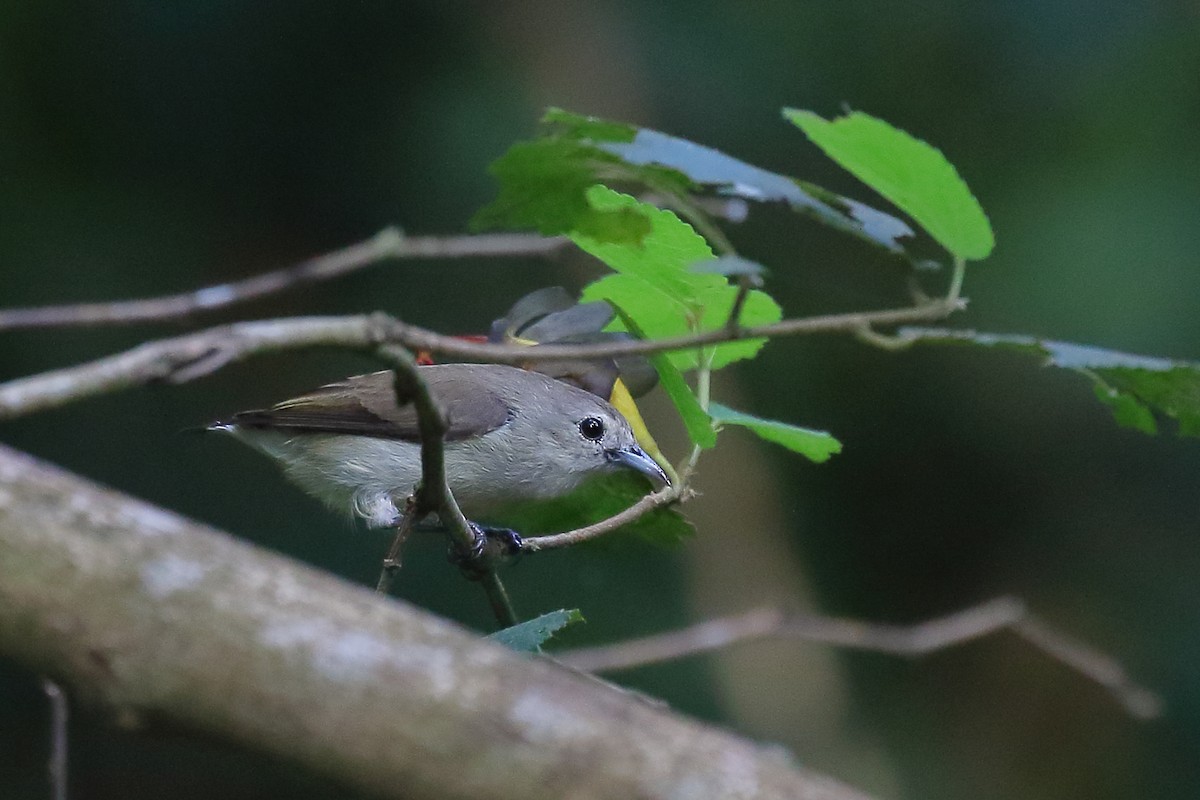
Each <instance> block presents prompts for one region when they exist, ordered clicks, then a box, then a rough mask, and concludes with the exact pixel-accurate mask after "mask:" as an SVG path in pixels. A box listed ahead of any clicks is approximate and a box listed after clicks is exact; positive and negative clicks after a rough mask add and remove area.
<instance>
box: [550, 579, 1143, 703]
mask: <svg viewBox="0 0 1200 800" xmlns="http://www.w3.org/2000/svg"><path fill="white" fill-rule="evenodd" d="M1006 630H1008V631H1012V632H1013V633H1015V634H1016V635H1017V636H1019V637H1021V638H1022V639H1024V640H1025V641H1027V642H1029V643H1031V644H1032V645H1033V646H1034V647H1036V648H1037V649H1038V650H1041V651H1042V652H1043V653H1046V654H1047V655H1049V656H1051V657H1052V658H1054V659H1056V660H1057V661H1059V662H1061V663H1062V664H1063V665H1065V666H1066V667H1068V668H1069V669H1072V670H1074V671H1075V672H1078V673H1079V674H1081V675H1083V676H1084V677H1086V678H1088V679H1090V680H1092V681H1095V682H1096V683H1098V684H1099V685H1100V686H1102V687H1104V688H1105V689H1107V690H1108V691H1109V692H1110V693H1111V694H1112V695H1113V697H1114V698H1115V699H1116V700H1117V702H1119V703H1120V704H1121V705H1122V706H1123V707H1124V708H1125V710H1126V711H1127V712H1128V713H1129V714H1131V715H1132V716H1134V717H1137V718H1138V719H1152V718H1154V717H1157V716H1158V715H1159V714H1160V713H1161V710H1162V703H1161V701H1160V700H1159V698H1158V697H1157V696H1156V695H1155V694H1154V693H1153V692H1151V691H1149V690H1148V689H1145V688H1143V687H1141V686H1138V685H1137V684H1135V683H1134V682H1133V681H1132V680H1130V678H1129V676H1128V675H1127V674H1126V673H1125V670H1124V669H1123V668H1122V667H1121V665H1120V664H1118V663H1117V662H1116V661H1115V660H1113V659H1112V658H1111V657H1109V656H1107V655H1105V654H1104V653H1101V652H1100V651H1098V650H1095V649H1094V648H1091V647H1088V646H1087V645H1085V644H1082V643H1080V642H1077V641H1074V640H1073V639H1071V638H1070V637H1068V636H1067V635H1066V634H1063V633H1060V632H1058V631H1056V630H1054V629H1052V628H1050V627H1049V626H1048V625H1046V624H1045V623H1044V622H1042V621H1041V620H1039V619H1037V618H1036V617H1034V616H1033V615H1032V614H1030V613H1029V611H1028V610H1027V609H1026V607H1025V604H1024V603H1022V602H1021V601H1020V600H1018V599H1017V598H1015V597H998V598H995V599H993V600H989V601H987V602H985V603H980V604H979V605H977V606H972V607H971V608H967V609H964V610H962V611H958V612H955V613H953V614H948V615H946V616H944V617H938V618H936V619H931V620H927V621H925V622H920V623H917V624H915V625H885V624H880V623H871V622H863V621H860V620H848V619H834V618H830V617H821V616H816V615H813V614H785V613H784V612H783V611H781V610H779V609H777V608H759V609H754V610H752V611H748V612H746V613H744V614H737V615H731V616H727V617H721V618H718V619H713V620H708V621H706V622H701V623H699V624H697V625H693V626H691V627H689V628H685V629H683V630H679V631H671V632H669V633H663V634H659V635H656V636H647V637H644V638H641V639H634V640H630V641H626V642H620V643H618V644H614V645H609V646H605V647H592V648H586V649H578V650H569V651H566V652H563V653H559V654H556V658H557V659H558V661H560V662H561V663H563V664H566V665H567V666H571V667H575V668H576V669H581V670H584V671H587V672H611V671H616V670H622V669H630V668H633V667H639V666H643V665H646V664H654V663H659V662H663V661H673V660H675V659H677V658H685V657H687V656H691V655H697V654H699V653H707V652H711V651H713V650H720V649H724V648H726V647H731V646H733V645H736V644H740V643H743V642H749V641H754V640H757V639H767V638H780V639H802V640H804V641H810V642H821V643H823V644H831V645H835V646H837V647H845V648H849V649H853V650H867V651H870V652H875V653H887V654H891V655H897V656H903V657H905V658H920V657H922V656H927V655H929V654H931V653H936V652H938V651H940V650H945V649H947V648H950V647H955V646H957V645H961V644H966V643H967V642H971V641H973V640H975V639H979V638H981V637H984V636H988V635H990V634H993V633H998V632H1000V631H1006Z"/></svg>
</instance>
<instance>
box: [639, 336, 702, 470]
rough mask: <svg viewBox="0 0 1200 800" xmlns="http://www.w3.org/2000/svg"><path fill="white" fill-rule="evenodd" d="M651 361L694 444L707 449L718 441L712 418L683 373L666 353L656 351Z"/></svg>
mask: <svg viewBox="0 0 1200 800" xmlns="http://www.w3.org/2000/svg"><path fill="white" fill-rule="evenodd" d="M650 363H651V364H653V365H654V368H655V369H656V370H658V380H659V382H660V383H661V384H662V387H663V390H664V391H665V392H666V393H667V396H668V397H670V398H671V402H673V403H674V404H675V408H676V409H677V410H678V411H679V417H680V419H682V420H683V425H684V427H685V428H686V429H687V433H688V438H689V439H691V440H692V443H693V444H697V445H699V446H700V447H702V448H704V449H705V450H707V449H708V448H710V447H712V446H713V445H715V444H716V443H717V432H716V431H715V430H714V429H713V425H712V420H711V419H709V416H708V414H706V413H705V412H704V409H703V408H701V407H700V401H699V400H697V399H696V395H695V394H693V393H692V388H691V387H690V386H688V385H687V381H685V380H684V379H683V373H682V372H680V371H679V369H678V368H677V367H676V366H675V365H674V364H672V363H671V359H669V358H667V355H666V353H655V354H654V355H653V356H651V357H650Z"/></svg>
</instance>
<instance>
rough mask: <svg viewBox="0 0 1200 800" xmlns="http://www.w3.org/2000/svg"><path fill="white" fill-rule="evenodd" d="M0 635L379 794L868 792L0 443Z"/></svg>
mask: <svg viewBox="0 0 1200 800" xmlns="http://www.w3.org/2000/svg"><path fill="white" fill-rule="evenodd" d="M0 652H2V653H3V654H4V655H6V656H9V657H11V658H14V659H16V660H18V661H19V662H21V663H23V664H25V665H27V666H28V667H29V668H30V669H32V670H35V671H37V672H40V673H43V674H46V675H48V676H50V677H52V678H54V679H56V680H58V681H61V682H62V683H64V684H65V685H66V686H68V687H69V688H70V689H71V690H72V692H73V694H74V695H75V696H76V697H79V698H83V699H86V700H89V701H91V702H96V703H100V704H103V705H105V706H107V707H109V708H111V709H113V710H114V711H116V712H119V713H121V714H126V715H134V716H135V717H141V718H146V719H150V720H153V719H154V718H168V719H170V720H172V721H174V722H177V723H182V724H185V725H187V726H191V727H193V728H195V729H197V730H200V731H204V732H207V733H211V734H216V735H219V736H222V737H224V738H227V739H229V740H232V741H235V742H239V743H241V744H243V745H245V746H248V747H252V748H256V749H258V750H262V751H266V752H269V753H273V754H276V755H281V756H284V757H288V758H291V759H293V760H296V761H299V762H301V763H303V764H305V765H306V766H308V767H309V768H311V769H313V770H315V771H318V772H321V773H324V774H327V775H330V776H332V777H334V778H336V779H337V780H340V781H342V782H344V783H345V784H346V785H347V786H352V787H355V788H358V789H362V790H367V791H369V792H371V793H374V794H377V795H379V796H383V797H404V798H409V799H410V800H420V798H439V800H440V799H442V798H479V797H489V798H497V799H499V800H503V799H505V798H512V799H513V800H518V799H519V800H534V799H535V798H572V800H585V799H591V798H620V799H621V800H630V799H631V798H664V799H667V798H670V800H704V799H705V798H722V800H729V799H731V798H800V799H801V800H818V799H820V800H852V798H863V797H864V796H863V795H861V794H859V793H858V792H856V791H855V790H852V789H849V788H847V787H845V786H843V785H842V784H839V783H837V782H836V781H833V780H831V779H828V778H825V777H823V776H820V775H817V774H814V773H812V772H809V771H806V770H803V769H799V768H797V767H796V766H794V765H793V764H792V763H790V760H789V758H788V757H787V756H786V755H784V754H783V753H781V752H779V751H775V750H770V749H767V748H764V747H760V746H758V745H755V744H753V743H751V742H748V741H746V740H744V739H741V738H738V737H735V736H732V735H730V734H727V733H724V732H721V731H719V730H716V729H713V728H710V727H707V726H704V725H701V724H699V723H697V722H694V721H691V720H688V719H685V718H682V717H680V716H678V715H675V714H672V713H670V712H667V711H663V710H661V709H657V708H653V707H651V706H649V705H647V704H646V703H644V702H641V701H639V700H637V699H635V698H633V697H631V696H629V695H626V694H624V693H622V692H620V691H617V690H615V689H613V688H610V687H607V686H605V685H603V684H600V683H598V682H596V681H594V680H592V679H590V678H589V677H587V676H584V675H580V674H578V673H574V672H571V671H569V670H567V669H565V668H562V667H560V666H558V665H555V664H553V663H551V662H548V661H545V660H539V659H529V658H523V657H521V656H519V655H518V654H515V653H512V652H509V651H507V650H505V649H504V648H502V647H500V646H498V645H494V644H492V643H490V642H487V641H483V640H481V639H480V638H479V637H477V636H475V635H473V634H471V633H469V632H467V631H465V630H463V629H461V628H459V627H457V626H455V625H453V624H451V623H449V622H446V621H444V620H442V619H439V618H437V617H434V616H432V615H430V614H427V613H425V612H422V611H420V610H419V609H416V608H413V607H411V606H407V605H405V604H403V603H399V602H396V601H392V600H388V599H385V598H383V597H380V596H377V595H375V594H374V593H372V592H369V591H367V590H365V589H362V588H358V587H354V586H350V585H347V584H346V583H344V582H341V581H339V580H337V579H335V578H332V577H330V576H328V575H325V574H322V573H320V572H319V571H317V570H314V569H311V568H308V567H305V566H302V565H299V564H297V563H295V562H293V561H289V560H287V559H285V558H282V557H280V556H278V555H274V554H272V553H268V552H265V551H263V550H260V549H257V548H254V547H251V546H249V545H246V544H244V543H241V542H238V541H237V540H235V539H233V538H232V537H230V536H229V535H227V534H224V533H222V532H220V531H217V530H214V529H212V528H209V527H206V526H203V525H200V524H197V523H195V522H191V521H189V520H186V519H184V518H182V517H180V516H178V515H175V514H173V513H170V512H168V511H164V510H162V509H159V508H156V507H154V506H151V505H148V504H147V503H144V502H141V501H138V500H135V499H133V498H130V497H127V496H124V495H122V494H120V493H118V492H115V491H112V490H110V489H106V488H104V487H101V486H98V485H96V484H94V483H92V482H90V481H87V480H85V479H82V478H79V477H77V476H74V475H71V474H69V473H67V472H64V471H63V470H61V469H59V468H57V467H54V466H51V465H48V464H45V463H43V462H40V461H38V460H36V459H34V458H32V457H30V456H28V455H25V454H23V453H19V452H17V451H14V450H11V449H9V448H5V447H3V446H0Z"/></svg>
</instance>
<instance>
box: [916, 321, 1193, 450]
mask: <svg viewBox="0 0 1200 800" xmlns="http://www.w3.org/2000/svg"><path fill="white" fill-rule="evenodd" d="M898 335H899V336H900V337H901V338H903V339H906V340H908V341H911V342H915V343H932V344H942V343H945V344H963V345H974V346H976V347H986V348H1000V349H1005V350H1015V351H1017V352H1022V353H1028V354H1030V355H1035V356H1039V357H1041V358H1042V359H1044V362H1045V364H1046V365H1047V366H1051V367H1058V368H1060V369H1069V370H1073V371H1075V372H1078V373H1080V374H1082V375H1085V376H1086V377H1087V378H1088V379H1089V380H1091V381H1092V384H1093V391H1094V392H1095V394H1096V397H1097V398H1098V399H1099V400H1100V401H1101V402H1103V403H1104V404H1105V405H1107V406H1108V407H1109V409H1110V410H1111V411H1112V412H1113V417H1114V418H1115V419H1116V421H1117V423H1118V424H1119V425H1121V426H1123V427H1127V428H1133V429H1135V430H1139V431H1141V432H1142V433H1148V434H1153V433H1156V432H1157V431H1158V425H1157V422H1156V420H1155V415H1159V416H1164V417H1170V418H1171V419H1174V420H1177V421H1178V423H1179V435H1180V436H1196V437H1200V363H1197V362H1194V361H1174V360H1171V359H1166V358H1151V357H1148V356H1138V355H1131V354H1129V353H1121V352H1117V351H1115V350H1105V349H1103V348H1099V347H1091V346H1088V345H1081V344H1072V343H1070V342H1057V341H1052V340H1049V339H1038V338H1035V337H1033V336H1017V335H1010V334H992V333H979V332H977V331H971V330H946V329H943V328H902V329H900V331H899V332H898Z"/></svg>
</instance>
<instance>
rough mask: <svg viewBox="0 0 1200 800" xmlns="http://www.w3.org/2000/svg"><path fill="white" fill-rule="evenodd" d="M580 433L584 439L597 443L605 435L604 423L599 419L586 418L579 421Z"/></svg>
mask: <svg viewBox="0 0 1200 800" xmlns="http://www.w3.org/2000/svg"><path fill="white" fill-rule="evenodd" d="M579 432H580V433H582V434H583V438H585V439H591V440H592V441H593V442H594V441H597V440H598V439H600V437H602V436H603V435H604V423H603V422H601V421H600V419H599V417H584V418H583V419H581V420H580V421H579Z"/></svg>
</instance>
